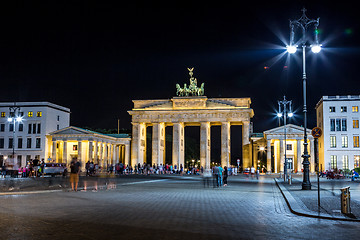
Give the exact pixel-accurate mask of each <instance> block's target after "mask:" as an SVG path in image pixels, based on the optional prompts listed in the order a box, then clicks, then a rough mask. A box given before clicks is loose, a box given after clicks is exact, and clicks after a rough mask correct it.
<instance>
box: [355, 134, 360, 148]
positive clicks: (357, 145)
mask: <svg viewBox="0 0 360 240" xmlns="http://www.w3.org/2000/svg"><path fill="white" fill-rule="evenodd" d="M354 147H355V148H358V147H359V136H354Z"/></svg>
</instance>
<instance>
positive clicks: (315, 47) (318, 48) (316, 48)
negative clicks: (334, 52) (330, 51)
mask: <svg viewBox="0 0 360 240" xmlns="http://www.w3.org/2000/svg"><path fill="white" fill-rule="evenodd" d="M311 51H312V52H313V53H319V52H320V51H321V45H319V44H316V45H312V46H311Z"/></svg>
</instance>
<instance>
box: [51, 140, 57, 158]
mask: <svg viewBox="0 0 360 240" xmlns="http://www.w3.org/2000/svg"><path fill="white" fill-rule="evenodd" d="M56 144H57V143H56V140H55V141H54V140H53V145H52V156H51V160H55V162H56Z"/></svg>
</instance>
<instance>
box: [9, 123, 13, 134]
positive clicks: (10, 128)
mask: <svg viewBox="0 0 360 240" xmlns="http://www.w3.org/2000/svg"><path fill="white" fill-rule="evenodd" d="M13 131H14V124H13V123H10V124H9V132H13Z"/></svg>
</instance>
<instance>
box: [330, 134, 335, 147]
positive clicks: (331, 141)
mask: <svg viewBox="0 0 360 240" xmlns="http://www.w3.org/2000/svg"><path fill="white" fill-rule="evenodd" d="M330 147H331V148H336V136H330Z"/></svg>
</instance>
